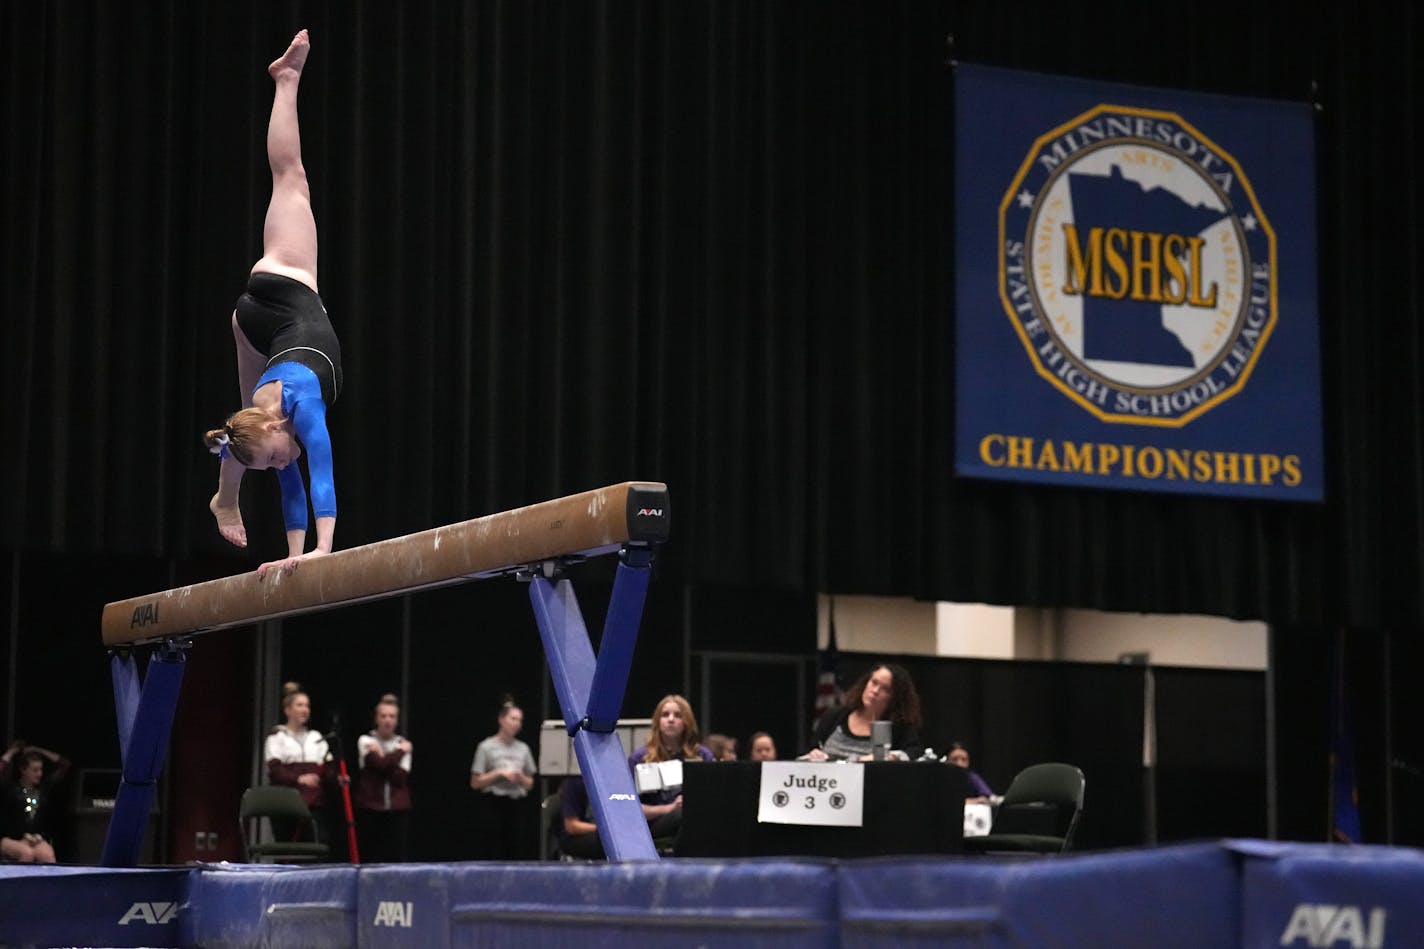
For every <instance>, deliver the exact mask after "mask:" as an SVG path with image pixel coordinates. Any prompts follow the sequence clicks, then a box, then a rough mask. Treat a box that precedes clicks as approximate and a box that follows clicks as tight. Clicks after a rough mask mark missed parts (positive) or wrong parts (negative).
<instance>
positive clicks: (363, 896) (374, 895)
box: [356, 863, 451, 949]
mask: <svg viewBox="0 0 1424 949" xmlns="http://www.w3.org/2000/svg"><path fill="white" fill-rule="evenodd" d="M450 871H451V865H450V864H444V863H431V864H425V863H413V864H405V865H390V864H388V865H384V866H363V867H362V868H361V875H360V878H359V880H358V882H357V884H356V906H357V909H356V918H357V921H358V922H357V945H358V946H360V947H361V949H382V947H386V946H390V947H393V949H406V947H408V946H421V947H422V949H446V947H448V946H449V945H450V887H449V880H450Z"/></svg>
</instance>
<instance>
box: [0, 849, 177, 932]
mask: <svg viewBox="0 0 1424 949" xmlns="http://www.w3.org/2000/svg"><path fill="white" fill-rule="evenodd" d="M187 885H188V871H187V870H186V869H182V868H179V869H173V870H100V869H94V868H88V867H56V866H44V867H37V866H33V865H17V864H5V865H3V866H0V945H6V946H177V945H180V941H179V917H180V916H181V914H182V913H181V907H182V905H183V904H184V902H185V897H186V890H187Z"/></svg>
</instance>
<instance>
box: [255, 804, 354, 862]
mask: <svg viewBox="0 0 1424 949" xmlns="http://www.w3.org/2000/svg"><path fill="white" fill-rule="evenodd" d="M264 817H265V818H267V820H268V821H269V822H273V823H272V826H273V828H274V830H275V828H276V827H278V826H280V825H279V824H277V823H275V822H281V823H283V824H286V825H288V826H293V825H295V826H297V827H301V828H305V830H306V833H307V835H308V836H309V837H310V838H311V839H309V840H272V841H268V842H262V838H261V831H262V818H264ZM237 823H238V827H239V829H240V830H241V833H242V842H243V846H244V847H245V848H246V850H247V859H248V861H249V862H251V863H261V862H262V861H263V860H264V859H267V860H271V861H272V862H274V863H311V862H314V861H320V860H325V859H326V858H327V857H328V856H329V855H330V852H331V850H330V848H329V847H327V845H326V844H324V843H319V842H318V841H317V837H318V836H320V835H319V834H318V833H317V826H316V820H315V818H313V817H312V813H311V811H310V810H308V809H307V805H306V802H305V801H303V800H302V795H301V792H299V791H298V790H297V789H296V788H294V787H288V786H286V785H282V784H261V785H257V786H256V787H250V788H248V789H247V790H246V791H243V792H242V804H241V807H240V808H239V811H238V818H237ZM274 836H275V834H274Z"/></svg>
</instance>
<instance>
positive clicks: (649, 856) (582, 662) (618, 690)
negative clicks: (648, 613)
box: [529, 558, 658, 860]
mask: <svg viewBox="0 0 1424 949" xmlns="http://www.w3.org/2000/svg"><path fill="white" fill-rule="evenodd" d="M639 559H641V558H639ZM649 570H650V568H649V566H648V564H647V563H646V562H643V563H641V564H637V565H633V566H629V564H628V563H627V560H626V559H625V561H624V562H623V563H620V564H619V566H618V577H617V579H616V580H615V581H614V588H613V599H612V601H611V602H610V603H609V607H608V619H607V621H606V623H605V625H604V639H603V641H602V643H601V644H600V652H599V655H598V656H597V657H595V656H594V652H593V645H592V643H591V642H590V641H589V638H588V628H587V627H586V626H585V625H584V620H583V613H582V611H581V610H580V609H579V605H578V599H577V598H576V597H575V596H574V589H573V585H572V584H571V583H569V581H568V580H558V581H557V582H550V581H549V580H548V579H546V578H544V577H535V578H534V579H533V580H532V581H530V584H529V598H530V601H531V602H532V604H533V606H534V617H535V619H536V620H537V621H538V624H539V635H540V637H541V638H542V639H543V642H544V653H545V655H546V656H547V657H548V661H549V672H550V673H551V675H552V677H553V680H554V691H555V693H557V695H558V697H559V708H560V709H561V710H562V711H563V714H564V723H565V725H566V726H567V728H568V731H569V734H570V735H572V736H573V740H574V753H575V754H576V755H577V756H578V760H579V769H580V771H582V773H583V778H584V781H585V782H586V783H587V784H588V798H589V802H590V803H591V805H592V807H593V816H594V823H596V824H597V825H598V835H599V838H600V839H601V840H602V841H603V849H604V852H605V853H607V855H608V859H610V860H656V859H657V856H658V854H657V849H656V848H655V847H654V846H653V838H652V834H650V833H649V832H648V822H647V819H646V818H644V817H643V807H642V804H641V803H639V801H638V792H637V788H636V787H635V786H634V784H633V775H632V772H631V771H630V770H629V768H628V758H627V753H626V752H625V751H624V749H623V743H622V742H621V741H619V739H618V735H617V734H616V733H615V731H614V729H615V727H616V726H617V724H618V714H619V709H620V707H621V706H622V703H623V694H624V691H625V689H626V688H627V684H628V669H629V667H630V665H631V662H632V655H633V647H634V645H635V644H636V641H637V633H638V620H639V618H640V617H641V616H642V609H643V601H644V598H645V597H646V594H647V588H648V573H649ZM625 571H627V572H626V573H625ZM595 713H596V715H595Z"/></svg>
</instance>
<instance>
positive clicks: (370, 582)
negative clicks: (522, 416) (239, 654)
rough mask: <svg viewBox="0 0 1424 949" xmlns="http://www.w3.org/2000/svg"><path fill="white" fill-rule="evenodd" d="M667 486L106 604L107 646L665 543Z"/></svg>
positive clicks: (495, 517) (632, 486)
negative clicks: (289, 569) (281, 571)
mask: <svg viewBox="0 0 1424 949" xmlns="http://www.w3.org/2000/svg"><path fill="white" fill-rule="evenodd" d="M668 522H669V511H668V499H667V486H666V485H664V484H661V483H658V482H650V481H627V482H624V483H623V484H616V485H610V486H609V487H606V488H598V489H596V490H593V491H585V492H583V493H582V494H572V495H569V496H568V497H564V498H558V499H555V500H552V501H544V502H541V503H539V504H531V505H529V506H528V507H521V508H516V509H514V510H512V511H503V512H500V513H498V514H489V515H486V516H484V517H477V518H474V519H472V520H468V521H461V522H460V523H458V524H451V525H449V526H447V527H436V528H433V529H431V530H427V531H421V532H420V533H418V534H407V535H406V536H404V537H393V538H391V539H390V540H383V541H378V542H377V543H374V544H367V545H365V546H362V547H352V548H350V549H348V550H339V551H336V552H335V553H333V554H331V555H330V556H326V557H320V558H317V559H315V560H306V561H303V562H302V563H301V564H300V566H298V568H297V569H296V571H294V572H293V573H291V574H289V575H276V574H269V575H268V576H267V578H266V579H259V578H258V576H257V573H256V572H255V571H250V572H248V573H242V574H238V575H237V576H232V577H223V578H222V579H219V580H209V581H207V582H205V583H195V584H192V585H190V586H186V587H179V588H177V589H174V590H165V591H163V592H161V593H153V594H149V595H148V596H139V597H134V598H132V599H128V600H119V601H117V602H114V603H109V604H107V605H106V606H105V607H104V615H103V621H102V629H103V638H104V644H105V645H106V646H118V645H124V644H131V643H143V642H152V641H155V640H159V639H164V638H167V637H171V636H183V635H187V634H189V633H199V632H210V631H212V630H216V629H225V628H227V627H230V626H241V625H245V624H248V623H256V622H260V621H263V620H269V619H276V618H278V617H281V616H294V615H297V614H299V613H310V612H314V611H316V610H323V609H330V608H332V607H337V606H345V605H348V604H351V603H359V602H362V601H364V600H375V599H380V598H383V597H388V596H395V595H397V594H401V593H408V592H410V591H412V590H420V589H426V588H430V587H436V586H446V585H448V584H452V583H462V582H464V581H467V580H475V579H478V578H480V577H488V576H495V575H498V574H502V573H509V572H511V571H513V570H517V569H519V568H520V567H524V566H528V565H531V564H538V563H542V562H544V561H547V560H556V559H558V558H560V557H572V556H596V555H599V554H606V553H612V552H613V551H616V550H618V549H620V548H621V547H623V546H624V545H626V544H629V543H648V544H656V543H661V542H662V541H664V540H666V539H667V530H668Z"/></svg>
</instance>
